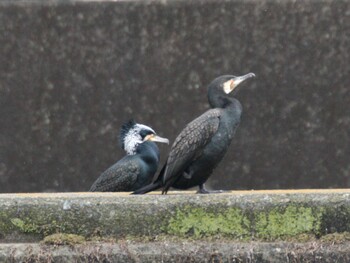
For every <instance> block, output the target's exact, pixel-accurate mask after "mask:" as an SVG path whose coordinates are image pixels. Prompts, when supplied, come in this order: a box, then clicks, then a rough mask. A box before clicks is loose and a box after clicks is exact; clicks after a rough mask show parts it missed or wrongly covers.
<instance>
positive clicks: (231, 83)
mask: <svg viewBox="0 0 350 263" xmlns="http://www.w3.org/2000/svg"><path fill="white" fill-rule="evenodd" d="M252 77H255V74H254V73H248V74H246V75H243V76H238V77H234V78H233V79H230V80H228V81H226V82H225V83H224V92H225V93H226V94H229V93H230V92H232V91H233V90H234V89H235V88H236V87H237V86H238V85H239V84H240V83H241V82H243V81H245V80H246V79H249V78H252Z"/></svg>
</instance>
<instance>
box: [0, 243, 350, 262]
mask: <svg viewBox="0 0 350 263" xmlns="http://www.w3.org/2000/svg"><path fill="white" fill-rule="evenodd" d="M0 261H1V262H45V263H46V262H55V263H61V262H62V263H66V262H137V263H141V262H142V263H148V262H220V263H221V262H222V263H224V262H227V263H228V262H249V263H253V262H259V263H262V262H278V263H280V262H322V263H326V262H338V263H340V262H346V263H347V262H349V261H350V249H349V244H336V245H334V244H330V243H329V244H322V245H320V244H317V243H315V242H312V243H302V244H301V243H299V244H289V243H257V242H250V243H233V242H188V241H183V242H177V243H173V242H153V243H140V242H128V241H125V240H121V241H119V242H118V243H99V244H96V243H90V244H84V245H77V246H55V247H53V246H46V245H39V244H0Z"/></svg>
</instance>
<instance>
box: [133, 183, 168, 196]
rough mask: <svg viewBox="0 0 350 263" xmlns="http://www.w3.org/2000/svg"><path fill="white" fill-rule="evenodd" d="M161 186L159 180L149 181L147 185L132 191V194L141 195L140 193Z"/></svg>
mask: <svg viewBox="0 0 350 263" xmlns="http://www.w3.org/2000/svg"><path fill="white" fill-rule="evenodd" d="M161 187H162V183H161V182H160V181H157V182H154V183H151V184H149V185H146V186H144V187H141V188H140V189H137V190H136V191H134V192H132V193H131V194H132V195H141V194H146V193H148V192H151V191H155V190H157V189H159V188H161Z"/></svg>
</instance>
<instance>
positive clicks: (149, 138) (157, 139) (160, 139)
mask: <svg viewBox="0 0 350 263" xmlns="http://www.w3.org/2000/svg"><path fill="white" fill-rule="evenodd" d="M145 141H152V142H161V143H166V144H169V140H168V139H167V138H163V137H160V136H158V135H155V134H150V135H148V136H146V138H145Z"/></svg>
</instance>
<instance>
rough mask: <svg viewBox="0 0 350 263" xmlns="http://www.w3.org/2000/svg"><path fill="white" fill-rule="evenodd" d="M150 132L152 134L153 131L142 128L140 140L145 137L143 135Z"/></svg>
mask: <svg viewBox="0 0 350 263" xmlns="http://www.w3.org/2000/svg"><path fill="white" fill-rule="evenodd" d="M150 134H153V132H152V131H149V130H142V131H141V132H140V135H141V138H142V140H143V139H145V137H146V136H147V135H150Z"/></svg>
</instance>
